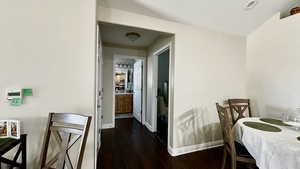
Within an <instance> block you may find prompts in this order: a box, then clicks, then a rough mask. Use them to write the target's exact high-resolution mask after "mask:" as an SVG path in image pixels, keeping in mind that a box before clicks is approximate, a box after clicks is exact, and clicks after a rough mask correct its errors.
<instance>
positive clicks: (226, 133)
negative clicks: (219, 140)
mask: <svg viewBox="0 0 300 169" xmlns="http://www.w3.org/2000/svg"><path fill="white" fill-rule="evenodd" d="M216 106H217V111H218V115H219V119H220V125H221V130H222V135H223V140H224V146H225V148H227V149H228V150H230V151H231V152H232V153H235V145H234V133H233V129H232V128H233V123H232V120H231V118H230V116H229V113H228V112H227V109H226V108H225V107H222V106H220V105H219V104H218V103H216Z"/></svg>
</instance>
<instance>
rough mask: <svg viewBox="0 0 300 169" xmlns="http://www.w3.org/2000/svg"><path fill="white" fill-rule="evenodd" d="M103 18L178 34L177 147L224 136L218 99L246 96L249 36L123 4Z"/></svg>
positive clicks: (100, 15)
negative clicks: (125, 8) (154, 15)
mask: <svg viewBox="0 0 300 169" xmlns="http://www.w3.org/2000/svg"><path fill="white" fill-rule="evenodd" d="M98 11H99V13H98V15H97V16H98V20H100V21H104V22H110V23H116V24H123V25H128V26H135V27H141V28H146V29H153V30H157V31H162V32H169V33H174V34H175V58H174V59H175V60H174V69H175V72H174V100H173V101H174V107H173V117H172V122H173V131H172V132H173V133H172V135H173V139H172V142H171V146H172V147H173V148H177V147H182V146H185V145H194V144H201V143H205V142H210V141H215V140H219V139H220V132H219V125H218V117H217V113H216V108H215V102H218V101H219V102H220V101H222V100H223V99H224V98H225V97H245V94H246V89H245V86H246V78H245V75H246V70H245V65H246V38H245V37H240V36H234V35H228V34H224V33H219V32H214V31H210V30H207V29H204V28H196V27H192V26H188V25H183V24H179V23H174V22H169V21H165V20H161V19H157V18H152V17H147V16H143V15H138V14H134V13H130V12H125V11H121V10H117V9H109V8H103V7H99V10H98Z"/></svg>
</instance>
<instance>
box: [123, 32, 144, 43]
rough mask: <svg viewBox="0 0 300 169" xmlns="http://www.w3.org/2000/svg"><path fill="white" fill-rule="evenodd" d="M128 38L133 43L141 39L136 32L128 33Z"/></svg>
mask: <svg viewBox="0 0 300 169" xmlns="http://www.w3.org/2000/svg"><path fill="white" fill-rule="evenodd" d="M126 37H127V38H128V39H129V40H131V41H132V42H134V41H136V40H138V39H139V38H140V37H141V35H140V34H138V33H136V32H128V33H126Z"/></svg>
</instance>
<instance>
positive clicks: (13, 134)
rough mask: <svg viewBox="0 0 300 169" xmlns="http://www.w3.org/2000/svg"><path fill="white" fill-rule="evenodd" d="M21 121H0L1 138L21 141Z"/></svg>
mask: <svg viewBox="0 0 300 169" xmlns="http://www.w3.org/2000/svg"><path fill="white" fill-rule="evenodd" d="M20 136H21V133H20V121H18V120H0V138H14V139H20Z"/></svg>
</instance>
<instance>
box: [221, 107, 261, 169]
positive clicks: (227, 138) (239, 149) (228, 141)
mask: <svg viewBox="0 0 300 169" xmlns="http://www.w3.org/2000/svg"><path fill="white" fill-rule="evenodd" d="M216 106H217V111H218V115H219V119H220V125H221V130H222V134H223V140H224V150H223V160H222V169H224V168H225V165H226V161H227V155H228V154H229V155H230V156H231V169H236V163H237V161H239V162H243V163H249V164H255V163H256V162H255V160H254V159H253V157H252V156H251V155H250V154H249V152H248V151H247V149H246V148H245V147H244V146H242V145H241V144H239V143H237V142H236V141H235V135H234V131H233V123H232V120H231V119H230V116H229V114H228V112H227V109H226V108H225V107H222V106H220V105H219V104H218V103H217V104H216Z"/></svg>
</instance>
